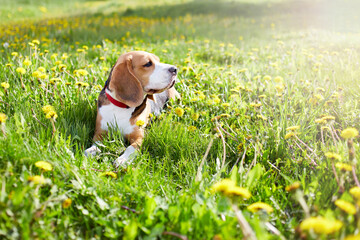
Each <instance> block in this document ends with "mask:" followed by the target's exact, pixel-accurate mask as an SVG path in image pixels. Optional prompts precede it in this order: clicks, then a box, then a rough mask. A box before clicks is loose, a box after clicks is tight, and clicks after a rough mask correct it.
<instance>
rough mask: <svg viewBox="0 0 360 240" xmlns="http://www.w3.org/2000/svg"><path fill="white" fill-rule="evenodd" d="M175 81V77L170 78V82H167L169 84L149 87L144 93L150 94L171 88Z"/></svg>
mask: <svg viewBox="0 0 360 240" xmlns="http://www.w3.org/2000/svg"><path fill="white" fill-rule="evenodd" d="M175 81H176V77H173V78H171V82H170V83H169V85H167V86H166V87H165V88H162V89H149V90H147V91H145V92H146V94H149V95H152V94H157V93H162V92H163V91H165V90H167V89H170V88H172V87H173V86H174V85H175Z"/></svg>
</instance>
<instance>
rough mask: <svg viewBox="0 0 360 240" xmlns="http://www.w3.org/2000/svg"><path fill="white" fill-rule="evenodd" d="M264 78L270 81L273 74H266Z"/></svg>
mask: <svg viewBox="0 0 360 240" xmlns="http://www.w3.org/2000/svg"><path fill="white" fill-rule="evenodd" d="M263 80H265V81H270V80H271V76H269V75H266V76H264V77H263Z"/></svg>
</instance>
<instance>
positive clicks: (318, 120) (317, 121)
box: [315, 118, 327, 124]
mask: <svg viewBox="0 0 360 240" xmlns="http://www.w3.org/2000/svg"><path fill="white" fill-rule="evenodd" d="M315 123H318V124H326V123H327V121H326V120H324V119H322V118H320V119H315Z"/></svg>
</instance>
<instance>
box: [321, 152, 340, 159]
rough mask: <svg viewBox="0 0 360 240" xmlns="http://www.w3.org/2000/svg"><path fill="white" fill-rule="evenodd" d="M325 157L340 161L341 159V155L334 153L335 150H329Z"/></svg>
mask: <svg viewBox="0 0 360 240" xmlns="http://www.w3.org/2000/svg"><path fill="white" fill-rule="evenodd" d="M325 157H327V158H329V159H331V160H337V161H340V160H341V156H340V155H339V154H337V153H333V152H327V153H325Z"/></svg>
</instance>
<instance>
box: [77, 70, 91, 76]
mask: <svg viewBox="0 0 360 240" xmlns="http://www.w3.org/2000/svg"><path fill="white" fill-rule="evenodd" d="M76 73H78V74H79V75H81V76H86V75H88V74H89V72H88V71H86V70H85V69H78V70H77V71H76Z"/></svg>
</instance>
